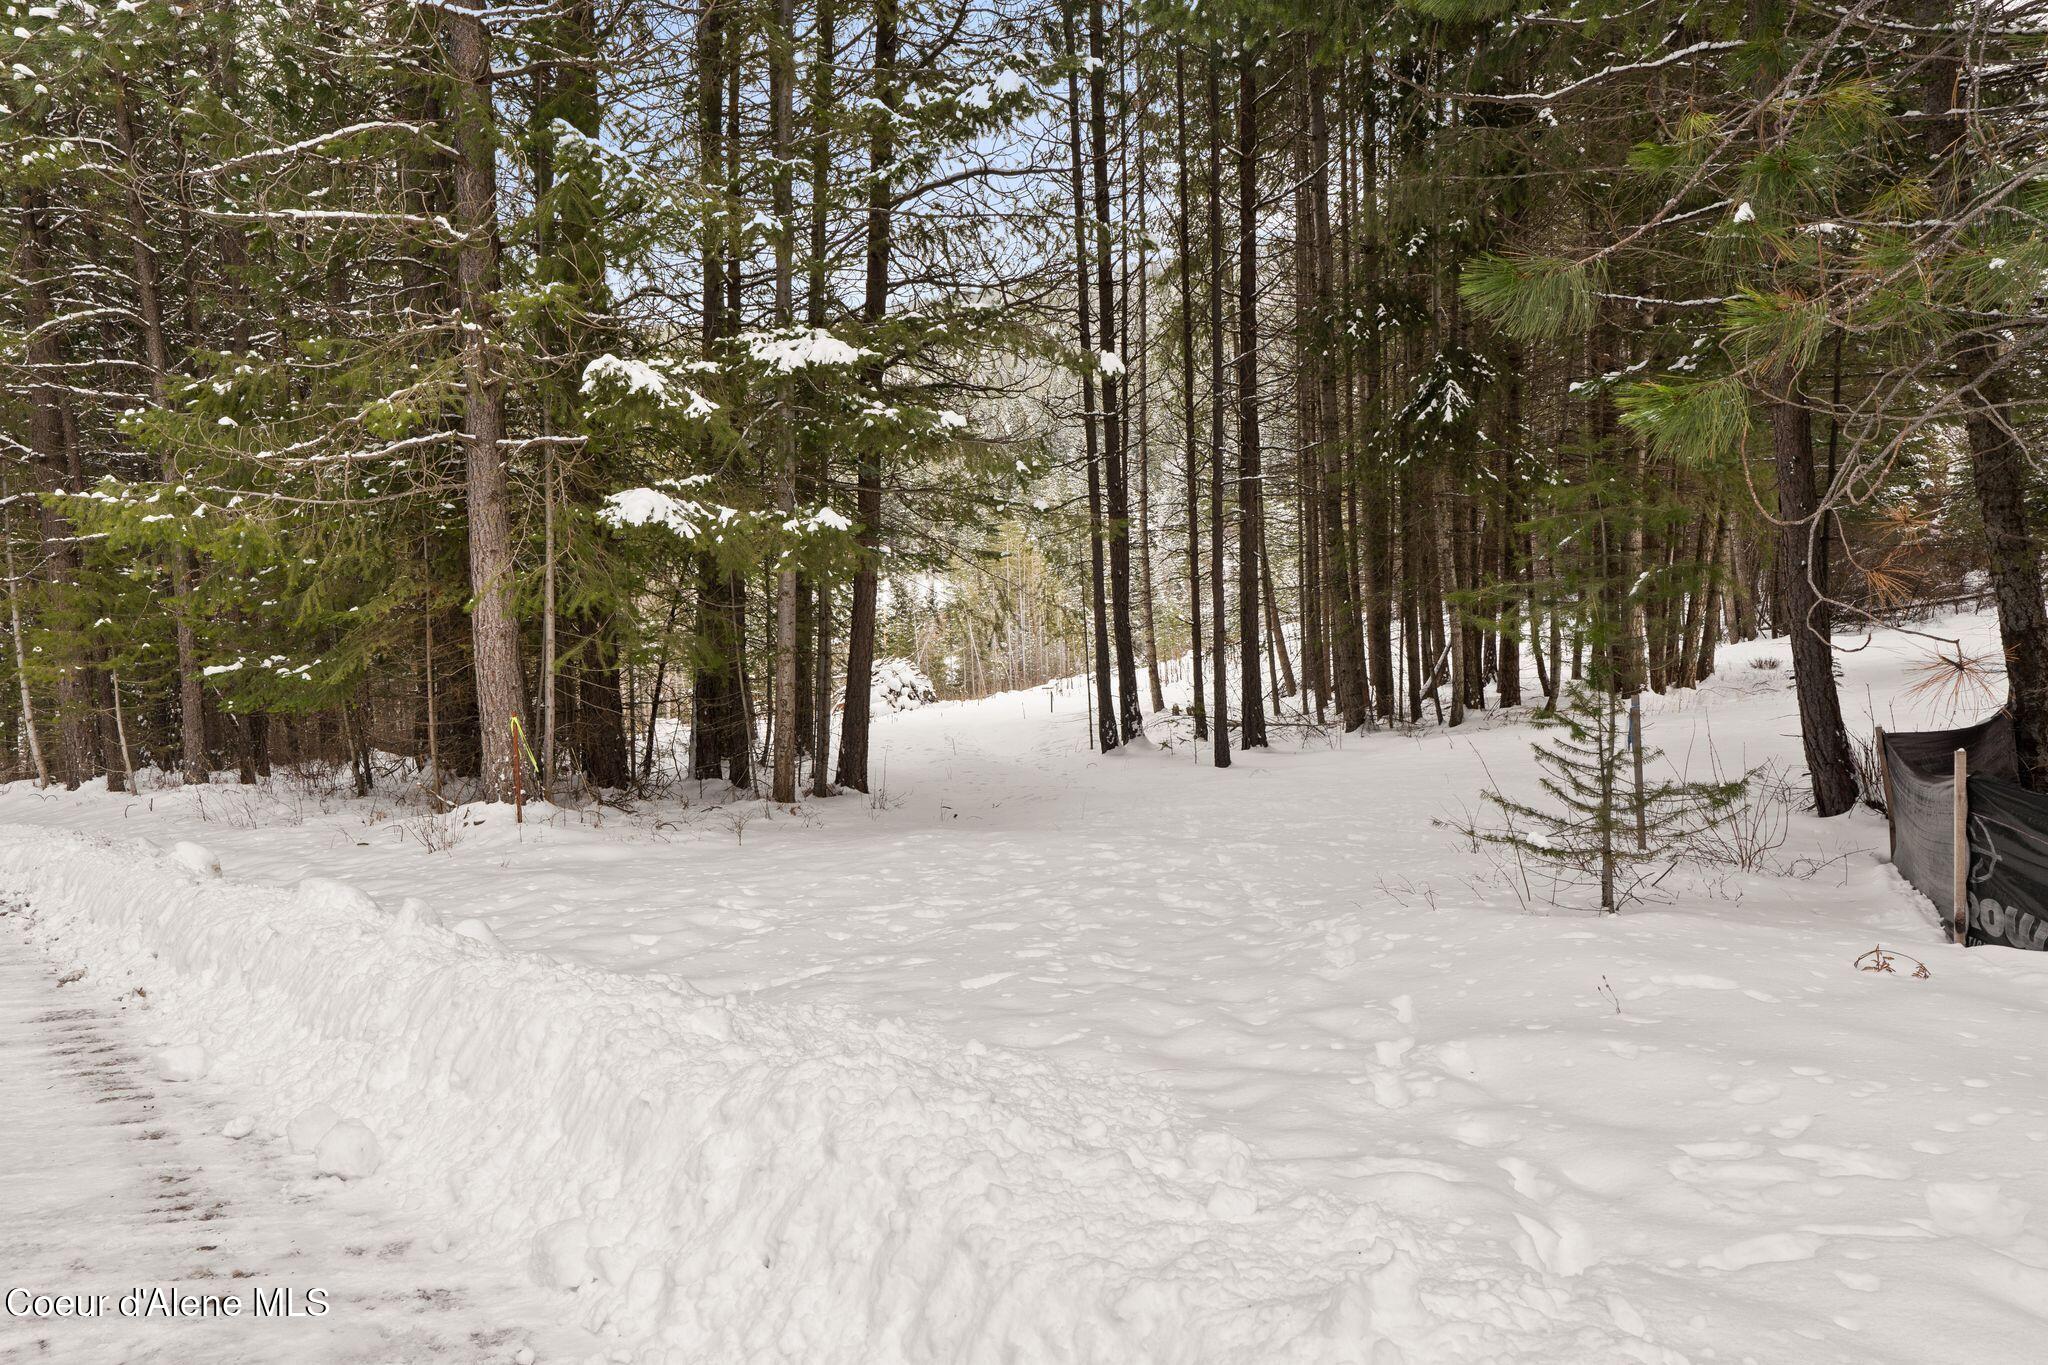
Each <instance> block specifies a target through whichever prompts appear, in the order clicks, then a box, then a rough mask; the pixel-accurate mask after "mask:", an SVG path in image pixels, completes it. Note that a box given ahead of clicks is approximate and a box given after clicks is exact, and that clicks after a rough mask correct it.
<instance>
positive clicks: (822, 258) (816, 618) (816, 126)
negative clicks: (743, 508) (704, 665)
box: [805, 0, 839, 796]
mask: <svg viewBox="0 0 2048 1365" xmlns="http://www.w3.org/2000/svg"><path fill="white" fill-rule="evenodd" d="M837 23H838V13H837V8H836V4H835V0H818V7H817V23H816V25H815V26H814V33H813V37H814V41H815V42H816V45H817V51H816V52H815V53H814V54H813V56H812V58H811V71H810V74H811V93H810V112H811V119H812V127H811V148H810V151H811V258H810V260H809V261H808V262H807V263H806V265H807V267H808V275H807V278H806V281H805V319H806V321H808V322H809V324H810V325H811V326H812V327H813V328H822V327H823V326H824V325H825V302H826V285H827V283H828V274H827V272H828V266H829V258H828V257H827V255H826V252H827V249H828V229H829V227H830V208H831V202H832V201H831V196H830V195H829V193H828V192H827V186H828V185H829V183H830V180H831V175H832V137H831V119H832V111H833V109H834V107H835V105H834V96H833V92H832V86H833V82H832V71H833V63H834V62H836V61H838V60H839V39H838V31H837ZM831 459H832V455H831V450H830V448H829V446H828V445H827V443H825V442H822V441H821V442H818V443H817V447H816V449H815V450H814V451H813V453H812V457H811V485H812V488H813V489H814V491H815V496H816V497H817V499H818V500H819V502H820V503H823V502H824V500H825V498H826V496H827V494H828V493H829V491H830V489H831V486H832V478H831V475H832V469H831ZM808 596H809V598H810V600H811V604H812V605H811V627H812V632H813V635H814V643H813V644H812V647H811V649H810V660H811V663H810V678H809V682H810V688H811V697H810V701H809V703H808V708H807V709H808V715H809V719H810V724H811V727H812V730H811V737H810V752H811V794H812V795H813V796H830V795H831V794H832V777H831V773H832V584H831V581H830V580H829V579H825V578H820V579H817V580H815V581H814V582H812V583H811V584H810V587H809V593H808Z"/></svg>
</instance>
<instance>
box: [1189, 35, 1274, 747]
mask: <svg viewBox="0 0 2048 1365" xmlns="http://www.w3.org/2000/svg"><path fill="white" fill-rule="evenodd" d="M1222 60H1223V56H1222V52H1221V51H1220V50H1219V48H1218V46H1217V45H1216V44H1215V43H1211V44H1210V45H1209V51H1208V56H1207V60H1206V61H1205V62H1204V68H1205V73H1206V83H1205V87H1204V94H1205V96H1206V104H1205V108H1206V110H1207V113H1208V115H1209V190H1208V202H1207V209H1208V218H1209V591H1210V602H1209V620H1210V622H1211V623H1212V624H1213V625H1214V626H1215V629H1216V644H1215V647H1214V649H1212V650H1211V651H1210V655H1211V657H1210V663H1211V665H1212V666H1213V668H1214V677H1213V678H1212V680H1211V687H1212V689H1213V691H1214V692H1215V696H1214V698H1213V700H1212V702H1211V708H1212V709H1211V713H1210V716H1209V737H1210V740H1211V741H1212V743H1213V744H1214V750H1213V752H1214V755H1215V762H1216V766H1217V767H1219V768H1227V767H1229V766H1230V663H1229V645H1228V643H1227V641H1228V637H1229V633H1230V632H1229V629H1228V626H1227V625H1226V622H1227V621H1228V620H1229V618H1228V617H1227V616H1225V615H1224V612H1223V608H1224V601H1223V414H1224V409H1225V405H1226V404H1227V403H1228V402H1229V398H1228V396H1227V395H1228V390H1227V388H1226V387H1225V384H1224V379H1223V376H1224V355H1225V354H1226V353H1225V351H1224V341H1223V266H1224V257H1223V91H1222V80H1221V78H1220V76H1219V74H1218V70H1217V68H1218V67H1220V66H1221V65H1222ZM1199 663H1200V661H1199V660H1198V661H1197V665H1198V666H1199ZM1243 686H1244V689H1245V690H1246V691H1247V692H1251V693H1256V692H1257V691H1258V690H1259V672H1258V664H1257V659H1256V658H1254V660H1253V666H1252V668H1251V670H1250V671H1249V672H1248V673H1246V674H1245V678H1244V682H1243Z"/></svg>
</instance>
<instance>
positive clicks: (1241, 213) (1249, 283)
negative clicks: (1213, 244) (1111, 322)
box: [1237, 47, 1266, 749]
mask: <svg viewBox="0 0 2048 1365" xmlns="http://www.w3.org/2000/svg"><path fill="white" fill-rule="evenodd" d="M1258 97H1259V66H1258V57H1257V56H1256V54H1255V53H1254V52H1253V50H1252V49H1251V48H1250V47H1246V49H1245V51H1244V53H1243V55H1242V56H1241V57H1240V58H1239V65H1238V86H1237V599H1238V600H1237V617H1238V642H1237V647H1238V667H1239V669H1240V670H1241V671H1242V672H1243V674H1244V679H1243V687H1242V694H1243V695H1242V698H1241V708H1242V710H1243V713H1244V714H1243V720H1242V722H1241V723H1240V725H1239V733H1238V744H1239V746H1240V747H1242V748H1246V749H1263V748H1265V747H1266V707H1265V702H1264V700H1263V698H1262V696H1261V693H1260V689H1259V651H1260V648H1261V646H1260V643H1259V564H1260V562H1261V557H1262V556H1263V555H1264V554H1265V546H1264V543H1263V539H1264V534H1265V533H1264V517H1265V489H1264V486H1263V484H1262V483H1261V478H1262V475H1261V472H1260V453H1259V307H1258V302H1259V98H1258Z"/></svg>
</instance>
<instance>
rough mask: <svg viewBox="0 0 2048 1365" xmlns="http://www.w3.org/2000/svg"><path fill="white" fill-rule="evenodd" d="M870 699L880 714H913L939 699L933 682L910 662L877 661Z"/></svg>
mask: <svg viewBox="0 0 2048 1365" xmlns="http://www.w3.org/2000/svg"><path fill="white" fill-rule="evenodd" d="M870 695H871V696H873V697H874V699H875V701H874V705H875V709H876V710H877V711H883V710H887V711H912V710H915V709H917V708H918V707H920V706H929V705H931V704H932V703H933V702H935V701H937V700H938V699H939V694H938V692H937V691H936V690H935V689H934V688H933V687H932V680H931V679H930V678H928V677H926V676H925V675H924V674H923V673H922V672H921V671H920V670H919V669H918V666H917V665H916V664H914V663H912V662H911V661H910V660H908V659H877V660H876V661H875V681H874V686H873V688H872V689H871V690H870Z"/></svg>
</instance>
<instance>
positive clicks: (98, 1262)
mask: <svg viewBox="0 0 2048 1365" xmlns="http://www.w3.org/2000/svg"><path fill="white" fill-rule="evenodd" d="M33 913H34V912H33V911H32V910H31V909H30V908H29V907H26V906H24V905H21V904H18V903H6V902H0V1115H4V1116H5V1119H4V1126H0V1134H4V1140H0V1210H4V1211H5V1212H4V1215H0V1268H4V1283H0V1293H4V1294H6V1295H7V1301H6V1305H5V1307H4V1308H0V1360H7V1361H25V1362H27V1361H51V1362H69V1361H78V1362H88V1361H89V1362H115V1361H119V1362H124V1365H145V1362H161V1365H194V1363H195V1362H206V1365H316V1363H317V1365H360V1363H361V1362H368V1361H386V1362H400V1361H421V1362H424V1361H430V1360H441V1361H468V1360H483V1359H492V1358H498V1359H505V1360H518V1359H522V1358H525V1357H523V1356H522V1354H521V1353H522V1352H525V1353H530V1354H531V1355H533V1356H538V1355H540V1354H542V1353H551V1354H557V1355H568V1356H571V1357H573V1356H574V1355H576V1354H579V1353H585V1352H588V1351H589V1350H590V1349H591V1347H592V1346H593V1345H595V1344H597V1343H594V1342H592V1341H591V1340H590V1339H589V1338H588V1337H587V1336H586V1335H585V1334H583V1333H581V1332H578V1331H576V1330H574V1329H573V1328H566V1327H564V1326H563V1325H562V1324H560V1323H559V1322H556V1321H554V1320H552V1319H551V1318H550V1316H549V1314H548V1313H547V1311H546V1308H545V1307H544V1306H543V1305H539V1304H535V1303H533V1302H532V1294H531V1291H530V1290H529V1289H528V1288H527V1287H526V1286H525V1285H524V1284H523V1283H522V1281H521V1279H520V1277H518V1276H515V1275H513V1274H510V1273H508V1272H507V1270H506V1268H505V1267H504V1266H503V1265H502V1264H500V1263H499V1262H498V1261H497V1259H496V1258H492V1257H479V1258H472V1257H470V1256H467V1255H462V1254H459V1253H454V1252H453V1250H452V1249H451V1248H447V1247H446V1246H445V1245H444V1246H442V1247H438V1248H437V1247H436V1246H434V1245H433V1242H434V1233H433V1230H432V1229H431V1228H430V1227H428V1228H423V1227H421V1226H419V1225H418V1224H417V1223H416V1222H415V1221H414V1220H413V1219H412V1218H411V1217H410V1215H409V1213H408V1212H407V1211H406V1210H404V1209H402V1208H400V1207H398V1206H397V1204H396V1201H394V1200H393V1199H392V1198H391V1197H390V1195H389V1192H388V1191H386V1190H383V1189H380V1188H379V1187H378V1186H377V1185H376V1184H375V1183H374V1182H344V1181H342V1180H339V1179H335V1178H325V1179H323V1178H321V1177H320V1175H319V1174H318V1170H317V1163H316V1161H315V1159H314V1158H312V1157H310V1156H307V1157H301V1158H297V1159H294V1158H293V1157H292V1156H290V1155H289V1154H288V1153H287V1152H285V1151H281V1150H279V1149H277V1148H276V1147H274V1146H273V1145H271V1144H265V1143H261V1142H259V1141H252V1140H248V1139H249V1138H250V1134H251V1132H252V1130H253V1127H254V1120H253V1117H252V1116H251V1115H248V1114H245V1113H242V1112H239V1111H238V1110H237V1109H235V1108H232V1107H230V1105H229V1103H228V1102H229V1101H230V1100H232V1099H234V1098H235V1089H236V1087H235V1086H234V1085H233V1084H232V1083H230V1084H228V1085H226V1086H221V1085H217V1084H209V1083H208V1082H207V1081H206V1080H205V1079H204V1071H205V1069H206V1068H205V1061H206V1059H205V1058H204V1057H203V1056H201V1055H200V1054H198V1053H195V1052H192V1051H190V1050H189V1049H186V1050H183V1051H178V1050H174V1049H171V1048H166V1047H163V1046H160V1045H153V1043H155V1044H160V1042H161V1040H152V1038H151V1037H150V1035H149V1032H148V1030H149V1028H150V1027H152V1022H151V1020H150V1016H149V1012H148V1011H147V1010H145V1009H143V1008H142V1007H143V1005H144V1004H145V1001H146V999H147V997H146V996H142V995H137V994H135V993H133V992H130V993H128V994H126V995H121V996H118V997H116V996H115V994H114V993H113V992H111V991H108V990H103V989H98V988H97V985H96V983H93V982H92V980H91V977H90V974H88V975H87V976H86V977H85V978H81V979H79V980H65V979H64V977H68V976H69V975H70V973H69V972H66V973H64V974H63V975H62V976H60V975H59V974H57V973H54V972H52V971H50V970H48V968H49V963H48V961H47V960H46V959H45V958H44V957H43V956H42V955H41V954H38V953H36V952H35V951H34V950H33V948H30V947H28V946H26V944H25V942H24V939H25V936H26V935H25V933H24V931H28V933H29V934H31V935H32V934H33V933H34V931H35V926H32V925H31V924H30V922H29V917H30V915H31V914H33ZM60 932H61V931H60ZM60 941H61V940H60ZM443 1253H447V1254H443ZM38 1298H40V1299H41V1300H42V1302H40V1303H39V1302H37V1299H38ZM181 1300H182V1301H183V1303H182V1306H181V1302H180V1301H181ZM230 1314H232V1316H230Z"/></svg>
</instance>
